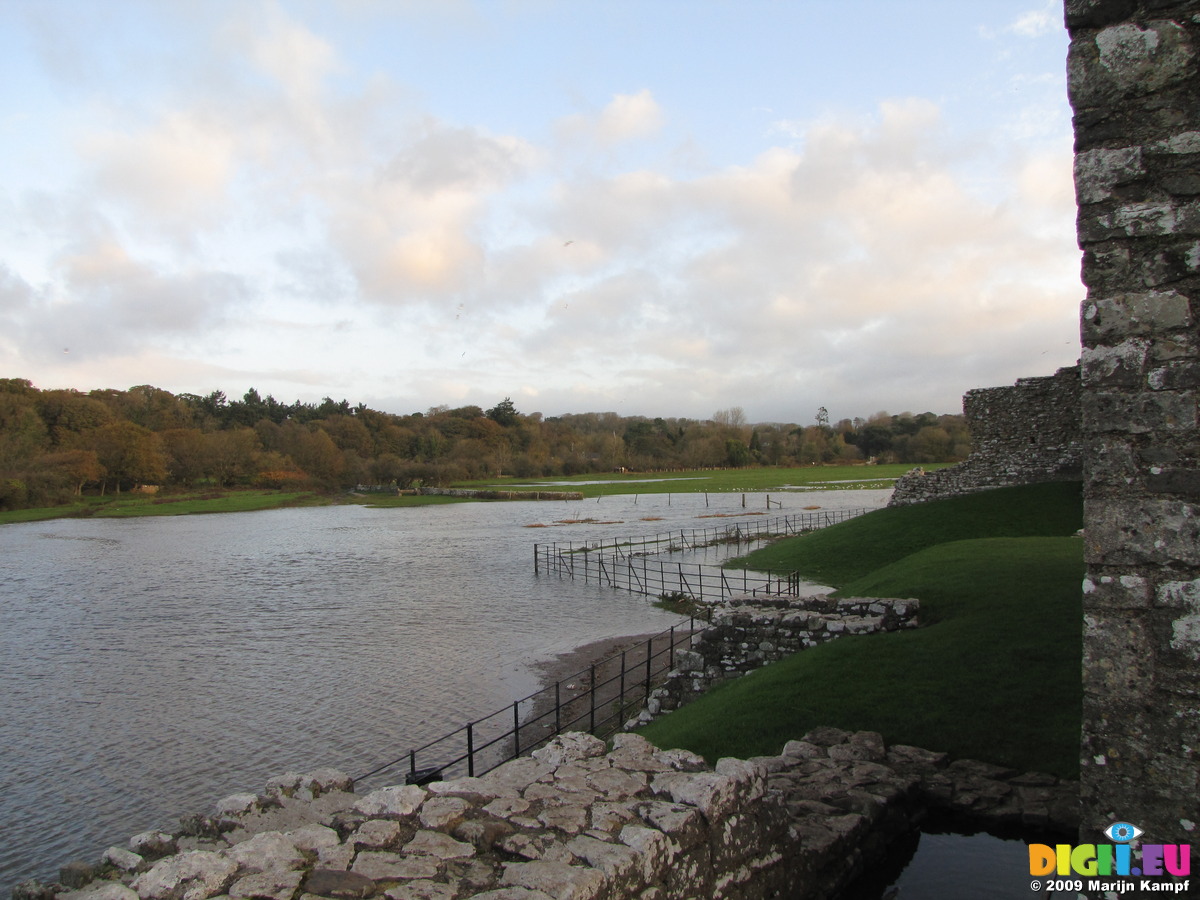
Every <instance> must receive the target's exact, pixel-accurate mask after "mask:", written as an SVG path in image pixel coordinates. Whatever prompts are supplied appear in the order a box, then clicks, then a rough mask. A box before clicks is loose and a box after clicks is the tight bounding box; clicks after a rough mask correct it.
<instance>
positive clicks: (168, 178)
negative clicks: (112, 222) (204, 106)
mask: <svg viewBox="0 0 1200 900" xmlns="http://www.w3.org/2000/svg"><path fill="white" fill-rule="evenodd" d="M81 143H82V154H83V156H84V158H85V160H87V161H88V162H90V163H91V165H92V178H93V183H94V184H95V186H96V188H97V189H98V190H100V191H101V192H103V193H104V194H106V195H108V196H109V197H112V198H116V199H118V200H121V201H124V202H126V203H129V204H131V205H132V206H134V207H135V208H136V212H137V213H138V214H141V215H148V216H151V217H152V218H153V219H154V220H155V221H156V222H158V223H164V222H167V223H173V224H174V225H175V226H177V227H183V226H187V227H190V228H194V227H196V226H197V225H199V224H201V223H202V222H203V221H208V222H211V221H212V219H213V217H214V216H215V215H216V214H217V213H218V212H219V211H221V209H222V208H223V205H224V203H225V202H226V201H227V199H228V198H227V189H228V186H229V182H230V180H231V178H232V177H233V175H234V172H235V169H236V165H237V160H236V159H235V151H236V145H237V141H236V140H235V138H234V137H233V136H232V135H231V134H230V132H229V131H228V130H227V128H226V127H225V126H224V125H223V124H222V123H220V122H214V121H212V120H208V119H205V118H204V117H203V116H201V115H199V114H196V113H194V112H182V111H176V112H170V113H168V114H167V115H165V116H164V117H163V118H162V119H161V120H160V121H158V122H156V123H155V124H153V125H151V126H148V127H145V128H140V129H136V130H131V131H126V132H121V131H107V132H103V133H92V134H89V135H87V136H86V137H84V138H83V140H82V142H81ZM198 220H199V221H198Z"/></svg>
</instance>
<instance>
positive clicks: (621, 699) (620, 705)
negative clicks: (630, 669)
mask: <svg viewBox="0 0 1200 900" xmlns="http://www.w3.org/2000/svg"><path fill="white" fill-rule="evenodd" d="M624 708H625V651H624V650H622V651H621V696H620V697H618V698H617V715H618V717H619V716H620V715H621V710H622V709H624Z"/></svg>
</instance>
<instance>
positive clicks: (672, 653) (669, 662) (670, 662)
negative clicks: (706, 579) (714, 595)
mask: <svg viewBox="0 0 1200 900" xmlns="http://www.w3.org/2000/svg"><path fill="white" fill-rule="evenodd" d="M700 594H701V596H703V595H704V592H703V591H701V592H700ZM667 666H668V668H670V669H673V668H675V626H674V625H672V626H671V650H670V652H669V653H668V655H667ZM622 668H623V667H622ZM622 684H624V682H622Z"/></svg>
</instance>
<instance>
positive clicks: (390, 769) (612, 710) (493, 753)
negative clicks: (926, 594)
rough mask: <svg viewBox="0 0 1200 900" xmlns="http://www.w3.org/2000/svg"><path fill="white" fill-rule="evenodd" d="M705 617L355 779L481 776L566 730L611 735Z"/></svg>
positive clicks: (662, 675) (418, 780)
mask: <svg viewBox="0 0 1200 900" xmlns="http://www.w3.org/2000/svg"><path fill="white" fill-rule="evenodd" d="M704 621H705V619H703V618H697V617H696V616H692V617H690V618H689V619H688V620H687V621H686V622H681V623H680V624H679V625H673V626H671V628H669V629H668V630H667V631H663V632H660V633H659V634H656V635H654V636H653V637H651V638H648V639H647V640H646V641H645V642H640V643H637V644H634V645H633V646H631V647H630V648H629V649H626V650H623V651H621V652H620V653H617V654H614V655H613V656H610V657H608V658H607V659H604V660H602V661H600V662H598V663H595V664H594V665H591V666H588V667H587V668H586V669H581V670H580V671H578V672H576V673H575V674H574V675H571V676H569V677H567V678H564V679H562V680H559V681H556V682H555V683H554V685H553V686H551V687H547V688H543V689H542V690H540V691H536V692H534V693H532V694H530V695H529V696H528V697H524V698H522V699H520V700H515V701H513V703H512V705H511V706H506V707H505V708H503V709H500V710H497V711H496V712H494V713H492V714H491V715H487V716H484V717H483V718H480V719H475V720H474V721H471V722H467V723H466V724H465V725H464V726H463V727H462V728H458V729H456V730H454V731H452V732H450V733H449V734H444V735H442V736H441V737H439V738H436V739H434V740H432V741H430V742H429V743H427V744H423V745H421V746H420V747H414V748H412V749H410V750H408V751H407V752H406V753H404V754H403V755H402V756H398V757H396V758H395V759H392V760H390V761H388V762H385V763H383V764H382V765H379V766H376V767H375V768H374V769H372V770H371V771H369V772H367V773H366V774H364V775H360V776H359V777H357V778H355V779H354V780H355V782H356V783H361V782H366V781H367V780H368V779H370V780H372V781H378V780H381V779H382V778H384V777H386V778H388V779H390V780H391V781H393V782H394V781H395V780H396V779H400V778H403V780H404V781H405V782H407V783H408V784H426V783H428V782H430V781H441V780H446V779H449V778H457V777H461V776H463V775H468V776H477V775H483V774H484V773H486V772H488V771H491V770H492V769H494V768H496V766H499V765H500V764H501V763H505V762H507V761H508V760H510V759H516V758H517V757H518V756H522V755H524V754H527V753H529V752H531V751H533V750H536V749H537V748H538V747H541V746H542V745H543V744H545V743H547V742H548V741H550V740H551V739H552V738H554V737H555V736H556V735H558V734H561V733H562V732H564V731H586V732H588V733H589V734H594V735H596V736H597V737H607V736H609V735H611V734H614V733H615V732H617V731H619V730H620V729H621V726H622V725H624V723H625V722H626V721H628V720H629V719H630V718H631V717H632V716H633V715H635V714H636V713H637V711H638V710H640V709H641V708H642V706H643V705H645V703H646V701H647V700H648V699H649V697H650V692H651V691H652V690H653V689H654V688H655V687H657V686H659V685H660V684H662V682H663V681H664V680H665V679H666V674H667V673H668V672H670V671H671V670H672V669H673V668H675V654H676V652H677V650H679V649H680V648H684V649H686V648H687V647H689V646H690V645H691V639H692V634H693V632H694V631H695V630H696V628H697V626H698V625H702V624H703V623H704Z"/></svg>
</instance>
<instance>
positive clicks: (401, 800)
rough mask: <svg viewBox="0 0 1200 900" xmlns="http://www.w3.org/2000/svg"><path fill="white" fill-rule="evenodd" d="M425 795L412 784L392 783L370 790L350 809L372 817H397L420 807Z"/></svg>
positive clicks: (408, 814) (410, 813) (411, 812)
mask: <svg viewBox="0 0 1200 900" xmlns="http://www.w3.org/2000/svg"><path fill="white" fill-rule="evenodd" d="M425 796H426V793H425V791H424V790H423V789H421V788H419V787H417V786H416V785H414V784H405V785H392V786H391V787H384V788H380V789H379V790H377V791H371V793H369V794H367V795H366V796H365V797H363V798H362V799H361V800H359V801H358V802H357V803H355V804H354V806H353V807H352V809H353V810H354V811H355V812H359V813H362V814H363V815H365V816H370V817H372V818H380V819H382V818H395V819H398V818H402V817H403V816H411V815H412V814H413V813H415V812H416V811H417V810H418V809H420V807H421V803H422V802H423V801H424V800H425Z"/></svg>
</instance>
